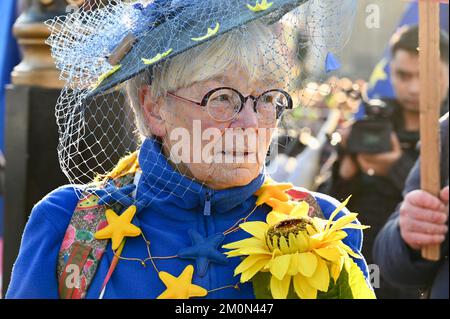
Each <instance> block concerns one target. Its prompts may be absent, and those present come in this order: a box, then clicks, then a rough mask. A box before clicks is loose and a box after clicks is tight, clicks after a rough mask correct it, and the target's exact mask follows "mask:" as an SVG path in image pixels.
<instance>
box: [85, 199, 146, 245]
mask: <svg viewBox="0 0 450 319" xmlns="http://www.w3.org/2000/svg"><path fill="white" fill-rule="evenodd" d="M105 214H106V220H107V221H108V226H106V227H105V228H103V229H101V230H99V231H98V232H96V233H95V234H94V236H95V238H96V239H107V238H111V241H112V249H113V250H116V249H117V248H119V246H120V243H121V242H122V240H123V239H124V238H125V237H136V236H139V235H140V234H141V229H140V228H139V227H137V226H135V225H133V224H132V223H131V220H132V219H133V217H134V214H136V206H134V205H131V206H130V207H128V208H127V209H126V210H125V211H124V212H123V214H122V215H120V216H118V215H117V214H116V213H115V212H114V211H113V210H111V209H108V210H106V213H105Z"/></svg>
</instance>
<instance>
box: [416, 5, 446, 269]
mask: <svg viewBox="0 0 450 319" xmlns="http://www.w3.org/2000/svg"><path fill="white" fill-rule="evenodd" d="M419 63H420V145H421V147H420V177H421V188H422V189H423V190H425V191H427V192H428V193H430V194H432V195H434V196H438V195H439V191H440V186H441V185H440V140H439V139H440V134H439V113H440V106H441V101H440V94H439V87H440V85H439V78H440V65H441V64H440V52H439V1H436V0H419ZM422 257H423V258H425V259H428V260H439V258H440V246H439V245H434V246H429V247H425V248H423V249H422Z"/></svg>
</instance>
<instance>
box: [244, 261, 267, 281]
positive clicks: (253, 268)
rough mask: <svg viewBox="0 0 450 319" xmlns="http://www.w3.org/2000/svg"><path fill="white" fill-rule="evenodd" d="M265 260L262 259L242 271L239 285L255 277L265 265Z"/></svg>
mask: <svg viewBox="0 0 450 319" xmlns="http://www.w3.org/2000/svg"><path fill="white" fill-rule="evenodd" d="M266 263H267V260H265V259H263V260H260V261H257V262H256V263H255V264H254V265H253V266H251V267H250V268H248V269H247V270H246V271H244V272H243V273H242V274H241V279H240V281H241V283H244V282H247V281H249V280H250V279H252V278H253V276H254V275H256V273H257V272H259V271H260V270H261V269H263V267H264V266H265V265H266Z"/></svg>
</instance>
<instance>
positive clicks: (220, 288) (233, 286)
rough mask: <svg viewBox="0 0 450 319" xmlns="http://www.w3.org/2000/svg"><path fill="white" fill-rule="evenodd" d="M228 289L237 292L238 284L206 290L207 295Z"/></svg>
mask: <svg viewBox="0 0 450 319" xmlns="http://www.w3.org/2000/svg"><path fill="white" fill-rule="evenodd" d="M228 288H234V289H237V290H239V283H237V284H235V285H228V286H223V287H219V288H214V289H211V290H208V293H211V292H214V291H218V290H223V289H228Z"/></svg>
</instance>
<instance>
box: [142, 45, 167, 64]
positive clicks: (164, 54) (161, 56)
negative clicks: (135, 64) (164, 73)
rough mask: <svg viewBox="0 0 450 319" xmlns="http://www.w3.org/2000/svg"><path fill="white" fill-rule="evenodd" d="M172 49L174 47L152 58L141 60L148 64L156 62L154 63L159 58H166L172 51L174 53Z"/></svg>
mask: <svg viewBox="0 0 450 319" xmlns="http://www.w3.org/2000/svg"><path fill="white" fill-rule="evenodd" d="M172 51H173V49H172V48H171V49H169V50H167V51H166V52H163V53H158V54H157V55H155V56H154V57H153V58H151V59H145V58H142V59H141V60H142V62H144V64H146V65H150V64H154V63H156V62H158V61H159V60H161V59H163V58H165V57H166V56H168V55H169V54H170V53H172Z"/></svg>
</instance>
